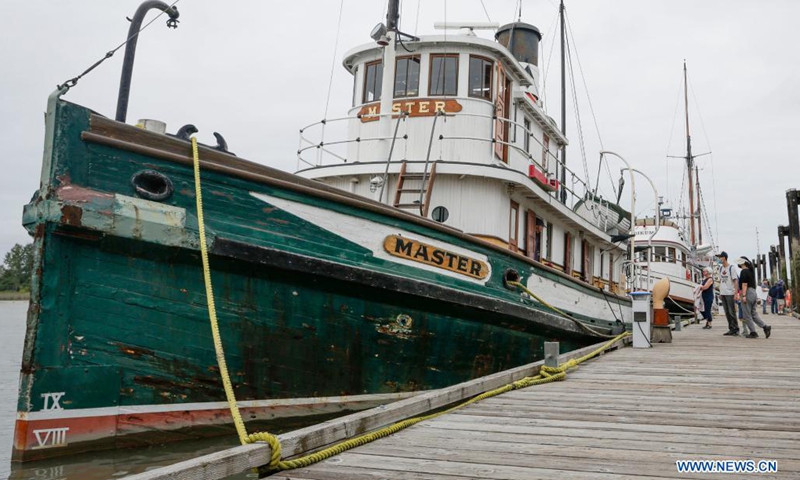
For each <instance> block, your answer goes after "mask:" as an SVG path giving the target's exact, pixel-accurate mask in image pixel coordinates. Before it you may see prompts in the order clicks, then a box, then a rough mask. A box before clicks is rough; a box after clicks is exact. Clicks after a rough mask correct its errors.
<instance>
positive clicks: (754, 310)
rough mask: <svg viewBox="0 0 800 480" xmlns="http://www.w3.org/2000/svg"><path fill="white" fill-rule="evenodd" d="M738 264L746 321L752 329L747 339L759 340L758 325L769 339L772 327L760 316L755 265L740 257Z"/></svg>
mask: <svg viewBox="0 0 800 480" xmlns="http://www.w3.org/2000/svg"><path fill="white" fill-rule="evenodd" d="M736 264H737V265H738V266H739V268H741V269H742V271H741V273H739V285H740V286H741V298H742V304H743V307H744V320H745V322H746V323H747V327H748V328H749V329H750V334H749V335H747V338H758V333H756V325H758V326H759V327H761V328H763V329H764V336H766V337H767V338H769V335H770V334H771V333H772V327H770V326H769V325H767V324H766V323H764V321H763V320H761V317H759V316H758V295H757V294H756V288H755V284H756V276H755V274H754V273H753V264H752V263H750V260H748V259H747V257H740V258H739V260H737V261H736Z"/></svg>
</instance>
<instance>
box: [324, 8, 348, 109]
mask: <svg viewBox="0 0 800 480" xmlns="http://www.w3.org/2000/svg"><path fill="white" fill-rule="evenodd" d="M343 10H344V0H340V1H339V21H338V23H337V24H336V41H334V42H333V60H332V61H331V75H330V78H328V96H327V97H326V98H325V113H324V114H323V115H322V118H328V106H329V105H330V103H331V90H332V87H333V74H334V71H335V69H336V54H337V52H338V51H339V37H340V35H341V33H342V11H343Z"/></svg>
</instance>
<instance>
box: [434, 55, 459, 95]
mask: <svg viewBox="0 0 800 480" xmlns="http://www.w3.org/2000/svg"><path fill="white" fill-rule="evenodd" d="M429 57H430V58H429V59H428V96H429V97H457V96H458V69H459V57H460V55H459V54H457V53H431V54H430V55H429ZM437 58H455V59H456V69H455V70H456V71H455V78H456V85H455V93H453V94H449V93H446V92H445V93H433V89H432V86H433V62H434V60H435V59H437ZM445 63H446V62H445ZM446 83H447V77H443V79H442V90H443V91H444V89H445V84H446Z"/></svg>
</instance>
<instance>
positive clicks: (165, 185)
mask: <svg viewBox="0 0 800 480" xmlns="http://www.w3.org/2000/svg"><path fill="white" fill-rule="evenodd" d="M131 185H133V188H134V190H136V194H137V195H139V196H140V197H142V198H146V199H147V200H155V201H158V202H160V201H163V200H166V199H168V198H169V197H170V196H171V195H172V190H173V187H172V181H171V180H170V179H169V177H167V176H166V175H164V174H163V173H160V172H157V171H155V170H142V171H140V172H137V173H136V174H135V175H134V176H133V177H132V178H131Z"/></svg>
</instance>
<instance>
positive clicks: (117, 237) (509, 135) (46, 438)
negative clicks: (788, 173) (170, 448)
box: [13, 0, 631, 461]
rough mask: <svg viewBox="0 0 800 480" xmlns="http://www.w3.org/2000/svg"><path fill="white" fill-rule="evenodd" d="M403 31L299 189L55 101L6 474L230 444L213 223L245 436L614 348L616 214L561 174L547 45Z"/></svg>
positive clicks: (369, 49) (359, 73)
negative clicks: (88, 454) (208, 442)
mask: <svg viewBox="0 0 800 480" xmlns="http://www.w3.org/2000/svg"><path fill="white" fill-rule="evenodd" d="M146 3H147V4H148V5H150V6H152V5H153V4H158V3H159V2H146ZM163 8H169V7H167V6H166V5H165V4H164V5H163ZM397 12H398V2H397V1H396V0H394V1H392V2H390V8H389V15H388V19H387V24H386V25H385V26H383V25H380V26H379V27H378V28H376V30H375V32H373V36H374V38H375V40H376V41H375V42H371V43H369V44H367V45H364V46H362V47H358V48H356V49H355V50H353V51H351V52H350V53H348V54H347V55H346V57H345V67H346V68H347V69H348V70H349V71H350V72H351V73H352V74H353V77H354V85H355V98H354V100H355V101H354V106H353V108H352V109H351V110H350V111H349V112H348V114H347V116H346V119H345V120H343V122H345V123H346V124H347V125H348V127H349V129H348V134H347V138H346V140H343V141H342V143H341V144H340V145H344V146H345V147H346V153H345V155H339V154H336V153H335V152H333V151H332V150H331V146H333V145H334V144H335V142H329V141H324V143H323V142H317V143H314V142H312V143H311V145H310V147H311V148H306V147H302V148H301V149H300V152H299V154H298V155H299V158H300V161H301V162H309V163H312V165H311V168H306V169H303V170H301V171H300V172H298V174H297V175H293V174H289V173H286V172H283V171H279V170H276V169H273V168H269V167H266V166H262V165H259V164H256V163H253V162H250V161H247V160H244V159H241V158H238V157H236V156H234V155H232V154H231V153H229V152H228V151H227V148H226V145H225V142H224V140H220V143H219V145H217V146H216V147H207V146H202V145H201V146H200V147H199V148H198V152H199V160H196V158H195V156H194V155H193V150H192V144H191V143H190V141H189V140H187V139H188V135H190V134H191V133H192V132H193V131H195V130H196V129H194V128H193V127H192V126H191V125H187V126H185V127H183V128H181V129H179V131H178V132H177V133H176V134H174V135H169V134H165V133H164V132H165V128H164V125H163V124H162V123H160V122H155V121H141V122H139V124H137V125H130V124H126V123H125V122H124V119H125V113H126V112H125V107H124V105H123V107H122V108H121V110H120V109H118V112H117V120H112V119H110V118H106V117H104V116H103V115H100V114H98V113H95V112H93V111H91V110H90V109H88V108H86V107H83V106H80V105H76V104H73V103H70V102H68V101H66V100H65V99H64V98H62V97H63V95H64V94H65V93H66V90H67V89H68V87H67V86H61V87H60V88H59V89H58V90H57V91H56V92H54V93H53V94H52V95H51V96H50V98H49V100H48V108H47V113H46V138H45V147H44V156H43V166H42V177H41V186H40V189H39V190H38V191H37V192H36V194H35V195H34V197H33V199H32V201H31V202H30V203H29V204H28V205H26V206H25V209H24V217H23V223H24V225H25V227H26V228H27V229H28V231H29V232H30V233H31V235H32V236H33V239H34V245H35V260H34V261H35V268H34V270H35V274H34V277H33V279H32V290H31V302H30V308H29V312H28V320H27V334H26V338H25V347H24V356H23V361H22V371H21V379H20V391H19V402H18V414H17V420H16V431H15V435H14V442H13V459H14V460H17V461H26V460H32V459H38V458H44V457H50V456H56V455H64V454H70V453H73V452H78V451H87V450H93V449H105V448H120V447H129V446H135V445H144V444H153V443H157V442H167V441H172V440H182V439H186V438H191V437H195V436H198V435H218V434H230V432H231V430H230V429H227V428H219V427H220V426H225V425H229V424H231V423H232V419H231V415H230V413H229V411H228V406H227V403H226V402H225V394H224V392H223V383H222V380H221V378H220V371H219V370H220V369H219V368H218V366H217V360H216V357H215V350H214V342H213V341H212V333H211V329H210V327H209V309H208V307H207V300H208V298H207V296H206V293H205V289H204V286H205V282H204V270H203V267H202V264H201V247H200V241H199V240H200V233H199V232H200V226H201V222H202V224H203V225H204V226H205V233H206V234H205V237H204V238H205V239H206V241H207V244H208V254H209V256H210V275H209V277H208V278H209V280H210V282H211V284H213V286H214V288H215V289H216V296H215V300H216V306H217V308H216V312H217V316H218V318H219V329H220V332H221V336H222V343H223V344H224V346H225V349H226V357H227V362H228V370H229V375H230V380H231V383H232V384H233V389H234V391H235V394H236V397H237V399H238V403H239V406H240V408H241V411H242V413H243V416H244V418H245V419H246V420H248V421H251V420H252V421H268V422H271V421H276V419H280V418H285V417H297V416H308V415H317V414H330V413H334V412H345V411H348V410H355V409H360V408H367V407H370V406H375V405H378V404H382V403H386V402H389V401H392V400H396V399H400V398H404V397H407V396H410V395H414V394H416V393H418V392H421V391H425V390H430V389H436V388H441V387H444V386H448V385H452V384H455V383H458V382H463V381H466V380H469V379H472V378H476V377H480V376H483V375H487V374H491V373H494V372H497V371H501V370H505V369H509V368H512V367H516V366H519V365H522V364H525V363H529V362H531V361H535V360H537V359H539V358H542V356H543V342H544V341H550V340H558V341H560V342H561V348H562V350H565V351H566V350H570V349H573V348H577V347H580V346H584V345H589V344H592V343H596V342H598V341H600V340H601V339H603V338H606V337H608V336H611V335H616V334H618V333H620V332H622V331H623V330H624V329H625V323H624V322H629V321H630V320H631V302H630V300H629V299H628V298H627V297H626V296H625V293H626V288H627V285H626V283H625V279H624V278H621V274H620V266H621V264H622V263H623V262H625V259H624V250H623V246H620V244H619V240H615V239H614V238H613V237H612V235H615V234H617V233H619V230H620V228H621V227H620V224H619V222H617V220H618V219H617V218H616V213H614V214H613V215H611V214H609V212H616V211H617V210H615V208H618V207H612V206H610V205H609V204H608V203H607V202H605V201H603V200H602V199H598V198H597V197H595V196H594V195H593V193H592V191H591V190H590V189H589V188H588V187H586V186H585V185H586V184H585V183H584V181H583V180H581V179H580V178H579V177H578V176H577V175H576V174H574V173H572V172H571V171H570V170H569V169H568V168H567V166H566V165H565V160H564V152H565V147H566V145H567V138H566V136H565V135H564V133H563V128H562V129H559V128H558V127H557V126H556V124H555V122H554V121H553V120H552V119H551V118H550V117H548V116H547V115H546V114H545V112H544V111H543V109H542V104H541V102H540V99H539V91H538V89H539V86H538V84H539V70H538V67H537V63H538V62H537V57H538V51H539V47H538V44H539V40H540V38H541V34H540V32H539V30H538V29H537V28H536V27H534V26H532V25H528V24H525V23H519V22H517V23H512V24H510V25H506V26H504V27H502V28H499V29H498V30H497V35H496V41H490V40H486V39H481V38H478V37H477V36H475V35H474V34H473V33H472V28H471V27H470V26H469V25H465V26H463V30H464V32H463V33H462V34H458V35H452V34H448V35H444V36H430V37H422V38H416V37H410V36H407V35H405V34H403V33H401V32H400V31H399V30H398V28H397V19H398V13H397ZM175 13H176V12H175ZM131 38H135V37H131ZM129 47H130V45H129ZM126 103H127V102H126ZM120 113H121V115H120ZM325 123H330V122H329V121H326V122H323V125H324V124H325ZM312 131H313V128H306V129H304V130H303V133H302V136H303V139H304V140H303V142H305V143H304V145H306V146H308V145H309V144H308V138H309V135H310V134H311V133H312ZM312 152H314V153H316V154H317V155H318V161H310V160H309V159H308V155H307V154H308V153H312ZM336 155H339V156H341V157H342V158H341V159H340V160H339V161H337V162H334V163H323V161H325V162H327V160H329V159H330V157H335V156H336ZM195 161H197V162H198V163H199V167H200V172H201V177H202V182H201V186H200V185H198V184H197V183H196V182H195V178H194V176H193V164H194V163H195ZM200 187H201V188H202V190H201V191H202V193H203V195H202V198H203V199H204V200H203V204H204V211H205V215H204V218H205V220H204V221H203V220H202V218H201V217H200V216H199V215H198V206H197V203H198V202H197V200H198V199H197V198H196V197H197V195H196V194H195V189H196V188H200ZM587 205H591V208H588V207H587ZM595 205H596V206H597V207H595ZM602 215H606V216H608V217H611V218H605V219H604V220H603V221H602V222H598V217H599V216H602ZM627 225H628V228H630V223H628V224H627ZM623 233H629V232H628V231H624V232H623Z"/></svg>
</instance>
